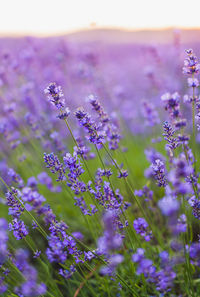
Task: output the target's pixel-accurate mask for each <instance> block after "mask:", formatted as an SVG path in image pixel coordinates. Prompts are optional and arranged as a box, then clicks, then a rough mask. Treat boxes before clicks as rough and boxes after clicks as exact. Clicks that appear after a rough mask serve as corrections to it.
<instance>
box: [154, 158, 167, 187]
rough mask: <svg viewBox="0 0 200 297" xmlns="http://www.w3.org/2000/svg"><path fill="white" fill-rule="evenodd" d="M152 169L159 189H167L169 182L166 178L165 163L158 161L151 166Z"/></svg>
mask: <svg viewBox="0 0 200 297" xmlns="http://www.w3.org/2000/svg"><path fill="white" fill-rule="evenodd" d="M151 168H152V170H153V175H154V178H155V179H156V180H157V185H158V186H159V187H165V186H166V185H167V182H166V177H165V165H164V163H163V162H162V161H161V160H159V159H157V160H155V162H154V163H153V164H152V165H151Z"/></svg>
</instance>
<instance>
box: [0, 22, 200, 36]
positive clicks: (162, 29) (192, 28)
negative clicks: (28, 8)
mask: <svg viewBox="0 0 200 297" xmlns="http://www.w3.org/2000/svg"><path fill="white" fill-rule="evenodd" d="M98 30H105V31H106V30H108V31H109V30H116V31H125V32H130V33H131V32H142V31H151V32H154V31H155V32H158V31H167V30H174V31H175V30H180V31H181V30H183V31H195V30H196V31H198V30H200V26H199V27H185V26H165V27H148V28H146V27H144V28H127V27H121V26H119V27H118V26H94V25H93V26H88V27H84V28H77V29H72V30H64V31H59V32H57V33H56V32H54V33H50V32H49V33H47V32H46V33H45V32H44V33H42V32H41V33H37V32H34V31H32V32H31V31H30V32H24V33H23V32H22V33H21V32H20V33H19V32H10V31H8V32H0V38H2V37H4V38H20V37H35V38H45V37H46V38H48V37H62V36H65V35H71V34H76V33H81V32H85V31H98Z"/></svg>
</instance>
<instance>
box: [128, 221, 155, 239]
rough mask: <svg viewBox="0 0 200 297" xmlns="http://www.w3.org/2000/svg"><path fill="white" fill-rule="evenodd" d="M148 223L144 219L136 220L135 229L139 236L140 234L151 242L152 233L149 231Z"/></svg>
mask: <svg viewBox="0 0 200 297" xmlns="http://www.w3.org/2000/svg"><path fill="white" fill-rule="evenodd" d="M148 226H149V225H148V223H147V222H146V220H145V219H144V218H138V219H136V220H134V222H133V227H134V229H135V231H136V233H137V234H140V235H141V236H142V237H144V239H145V240H146V241H150V240H151V236H152V232H151V231H148Z"/></svg>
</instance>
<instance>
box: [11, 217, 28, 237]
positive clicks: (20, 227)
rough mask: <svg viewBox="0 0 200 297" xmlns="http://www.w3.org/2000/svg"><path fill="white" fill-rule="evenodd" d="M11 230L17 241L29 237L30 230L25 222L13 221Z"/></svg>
mask: <svg viewBox="0 0 200 297" xmlns="http://www.w3.org/2000/svg"><path fill="white" fill-rule="evenodd" d="M9 230H10V231H13V235H14V236H15V238H16V239H17V240H20V239H22V238H24V237H26V236H27V235H28V230H27V228H26V225H25V224H24V222H23V221H21V220H19V219H13V220H12V223H10V224H9Z"/></svg>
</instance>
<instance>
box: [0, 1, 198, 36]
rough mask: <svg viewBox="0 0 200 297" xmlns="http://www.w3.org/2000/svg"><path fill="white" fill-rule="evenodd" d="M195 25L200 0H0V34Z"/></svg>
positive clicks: (46, 33) (36, 33)
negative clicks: (94, 28) (95, 28)
mask: <svg viewBox="0 0 200 297" xmlns="http://www.w3.org/2000/svg"><path fill="white" fill-rule="evenodd" d="M93 27H97V28H102V27H103V28H105V27H108V28H113V27H114V28H115V27H116V28H122V29H129V30H133V29H152V28H156V29H158V28H166V27H175V28H182V27H189V28H194V27H199V28H200V0H137V1H136V0H0V34H1V35H13V34H20V35H21V34H30V35H55V34H63V33H66V32H72V31H77V30H80V29H88V28H93Z"/></svg>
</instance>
